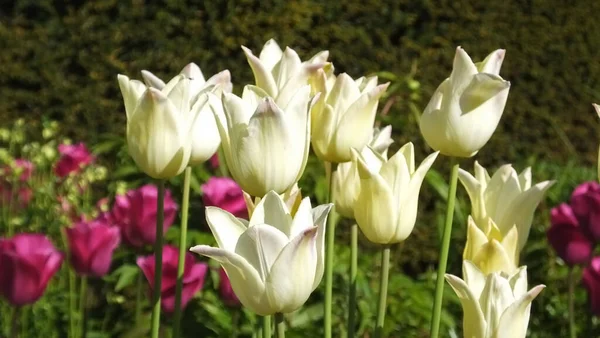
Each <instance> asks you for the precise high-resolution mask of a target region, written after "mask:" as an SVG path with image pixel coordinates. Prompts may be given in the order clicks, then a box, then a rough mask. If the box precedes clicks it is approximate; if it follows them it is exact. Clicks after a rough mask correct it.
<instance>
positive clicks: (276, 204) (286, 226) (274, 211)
mask: <svg viewBox="0 0 600 338" xmlns="http://www.w3.org/2000/svg"><path fill="white" fill-rule="evenodd" d="M257 224H268V225H270V226H273V227H275V228H277V229H279V230H280V231H281V232H283V233H284V234H286V236H288V237H290V228H291V227H292V216H291V215H290V211H289V210H288V208H287V206H286V205H285V202H284V201H283V200H282V199H281V197H280V196H279V195H278V194H277V193H276V192H274V191H269V192H268V193H267V194H266V195H265V197H263V198H262V199H261V200H260V202H258V204H257V205H256V206H255V207H254V211H253V212H252V217H251V218H250V223H249V226H254V225H257Z"/></svg>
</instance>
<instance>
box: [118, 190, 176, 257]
mask: <svg viewBox="0 0 600 338" xmlns="http://www.w3.org/2000/svg"><path fill="white" fill-rule="evenodd" d="M157 199H158V189H157V188H156V186H154V185H150V184H148V185H145V186H142V187H140V188H138V189H136V190H130V191H128V192H127V194H126V195H117V196H116V197H115V204H114V206H113V209H112V211H111V217H110V218H111V219H112V221H114V222H115V225H116V226H118V227H119V228H120V229H121V239H122V240H123V242H125V243H126V244H127V245H129V246H132V247H134V248H140V247H142V246H144V245H154V242H156V212H157V209H156V207H157ZM176 215H177V203H175V201H174V200H173V198H172V197H171V192H170V191H169V190H166V191H165V196H164V223H163V231H164V233H166V232H167V230H168V229H169V227H170V226H171V225H172V224H173V221H174V220H175V216H176Z"/></svg>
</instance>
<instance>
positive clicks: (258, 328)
mask: <svg viewBox="0 0 600 338" xmlns="http://www.w3.org/2000/svg"><path fill="white" fill-rule="evenodd" d="M252 338H263V325H262V323H260V321H258V320H256V315H255V316H254V332H253V333H252Z"/></svg>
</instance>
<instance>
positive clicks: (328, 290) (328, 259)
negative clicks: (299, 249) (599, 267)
mask: <svg viewBox="0 0 600 338" xmlns="http://www.w3.org/2000/svg"><path fill="white" fill-rule="evenodd" d="M328 165H329V166H331V167H330V168H329V170H328V175H327V180H328V182H327V183H328V187H329V190H328V195H329V196H328V199H327V202H328V203H333V207H332V208H331V211H330V212H329V217H328V219H327V229H326V236H327V238H326V241H327V243H326V244H325V338H331V329H332V324H333V320H332V314H331V312H332V308H333V256H334V254H335V250H334V245H335V225H336V222H337V213H336V212H335V194H334V192H333V176H334V175H335V171H336V170H337V163H333V162H332V163H325V166H328Z"/></svg>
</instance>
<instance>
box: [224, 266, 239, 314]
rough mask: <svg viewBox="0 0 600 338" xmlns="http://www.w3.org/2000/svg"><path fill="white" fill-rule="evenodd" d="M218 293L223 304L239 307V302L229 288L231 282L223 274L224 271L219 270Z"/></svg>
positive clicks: (225, 274)
mask: <svg viewBox="0 0 600 338" xmlns="http://www.w3.org/2000/svg"><path fill="white" fill-rule="evenodd" d="M219 277H220V280H219V293H220V294H221V299H222V300H223V303H225V305H227V306H232V307H238V306H240V305H241V303H240V300H239V299H238V297H237V296H236V295H235V292H234V291H233V288H232V287H231V282H230V281H229V277H228V276H227V273H226V272H225V269H223V268H219Z"/></svg>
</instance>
